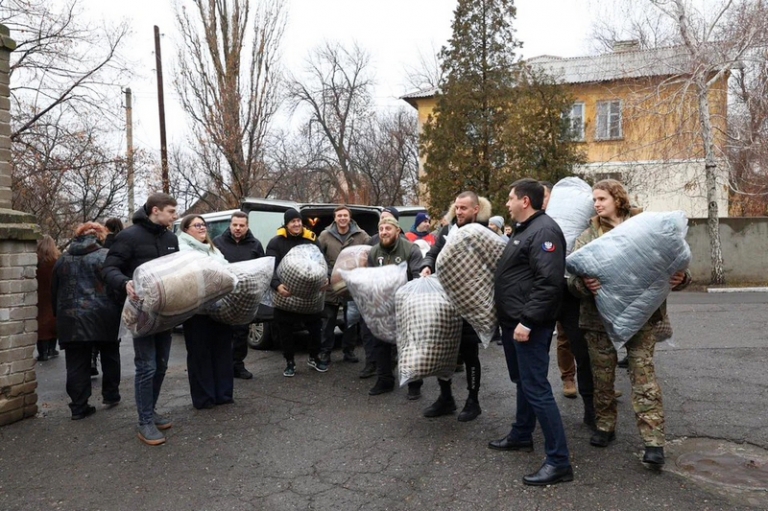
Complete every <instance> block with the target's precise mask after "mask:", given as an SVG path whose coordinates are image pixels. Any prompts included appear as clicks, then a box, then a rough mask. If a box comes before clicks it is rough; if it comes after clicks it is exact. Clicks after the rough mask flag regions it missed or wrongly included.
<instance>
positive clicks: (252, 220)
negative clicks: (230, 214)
mask: <svg viewBox="0 0 768 511" xmlns="http://www.w3.org/2000/svg"><path fill="white" fill-rule="evenodd" d="M282 225H283V212H282V211H251V212H250V213H248V228H249V229H250V230H251V232H252V233H253V235H254V236H256V239H258V240H259V241H260V242H261V244H262V245H263V246H264V248H265V249H266V248H267V243H269V240H271V239H272V238H274V237H275V235H276V234H277V230H278V229H279V228H280V227H281V226H282Z"/></svg>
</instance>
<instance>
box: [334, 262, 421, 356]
mask: <svg viewBox="0 0 768 511" xmlns="http://www.w3.org/2000/svg"><path fill="white" fill-rule="evenodd" d="M340 273H341V278H342V279H344V282H346V283H347V288H348V289H349V292H350V293H351V294H352V298H354V300H355V303H356V304H357V308H358V309H359V310H360V314H361V315H362V316H363V319H364V320H365V324H366V325H367V326H368V328H369V329H370V330H371V333H372V334H373V335H374V337H376V338H378V339H381V340H382V341H386V342H389V343H392V344H394V343H395V342H397V324H396V320H395V293H396V292H397V290H398V289H400V288H401V287H403V286H404V285H405V284H406V283H407V282H408V265H407V263H400V264H398V265H394V264H390V265H387V266H377V267H375V268H358V269H356V270H351V271H347V270H341V272H340Z"/></svg>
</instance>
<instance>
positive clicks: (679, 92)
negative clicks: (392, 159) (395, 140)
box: [402, 42, 728, 217]
mask: <svg viewBox="0 0 768 511" xmlns="http://www.w3.org/2000/svg"><path fill="white" fill-rule="evenodd" d="M527 63H528V64H529V65H531V66H532V67H535V68H538V69H542V70H545V71H547V72H548V74H550V75H551V76H554V77H555V78H556V79H557V80H558V81H560V82H561V83H563V84H564V85H565V86H566V87H567V88H568V90H569V93H570V94H571V96H572V97H573V98H574V99H575V101H574V104H573V106H572V108H571V111H570V114H569V117H570V120H571V126H572V130H573V136H574V140H575V141H574V143H576V144H580V145H583V149H584V154H585V156H586V161H587V163H586V164H585V165H582V166H580V167H579V168H578V169H577V171H578V172H579V173H581V174H583V175H585V176H590V177H593V178H595V179H601V178H606V177H612V178H616V179H619V180H620V181H622V182H623V183H625V185H626V186H627V189H628V191H629V192H630V195H631V196H632V200H633V202H634V203H635V204H636V205H638V206H642V207H644V208H645V209H646V210H651V211H668V210H676V209H682V210H684V211H686V212H687V214H688V215H689V216H690V217H705V216H706V215H707V201H706V187H705V179H704V152H703V142H702V138H701V127H700V120H699V116H698V99H697V97H696V94H695V90H694V88H693V87H692V86H691V84H690V82H689V80H688V79H687V77H688V76H690V71H689V69H690V66H691V65H692V64H691V60H690V58H689V57H688V53H687V50H686V49H685V48H683V47H669V48H657V49H651V50H641V49H639V48H638V47H637V45H636V43H633V42H626V43H623V44H617V46H616V48H615V49H614V51H613V52H610V53H605V54H601V55H595V56H587V57H574V58H560V57H552V56H541V57H536V58H533V59H530V60H528V61H527ZM727 82H728V73H723V76H722V77H721V78H719V79H718V80H717V82H716V83H715V85H714V86H713V87H712V88H711V91H710V94H709V98H708V99H709V104H710V111H711V112H712V126H713V129H714V132H715V145H716V147H717V150H716V155H717V157H718V158H719V162H720V163H721V165H720V169H721V170H720V173H719V175H720V180H721V181H720V183H719V184H720V186H721V188H720V190H721V194H720V200H719V208H720V215H721V216H727V215H728V192H727V170H726V166H725V161H724V160H723V159H722V157H723V149H724V147H725V142H726V119H727ZM437 92H438V91H437V90H436V89H431V90H425V91H420V92H415V93H411V94H407V95H405V96H403V98H402V99H404V100H405V101H407V102H408V103H409V104H410V105H412V106H413V107H414V108H416V109H417V110H418V117H419V128H420V129H421V127H422V126H423V124H424V123H425V122H427V119H428V117H429V115H430V113H431V112H432V111H433V109H434V107H435V105H436V102H437V101H436V94H437ZM420 172H423V161H422V165H421V168H420Z"/></svg>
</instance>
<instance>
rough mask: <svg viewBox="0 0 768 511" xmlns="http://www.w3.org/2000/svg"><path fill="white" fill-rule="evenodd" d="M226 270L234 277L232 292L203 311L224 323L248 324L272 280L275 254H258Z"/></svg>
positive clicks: (231, 265)
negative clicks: (273, 255)
mask: <svg viewBox="0 0 768 511" xmlns="http://www.w3.org/2000/svg"><path fill="white" fill-rule="evenodd" d="M227 269H228V270H229V271H230V272H232V273H233V274H234V275H235V276H236V277H237V285H235V289H233V290H232V292H231V293H228V294H226V295H224V297H223V298H220V299H219V300H216V301H215V302H213V303H211V304H210V305H208V306H207V307H206V308H205V311H204V312H205V314H208V315H209V316H211V318H213V319H215V320H216V321H219V322H221V323H224V324H227V325H247V324H249V323H250V322H251V321H253V318H254V317H255V316H256V311H257V310H258V308H259V303H260V302H261V299H262V297H263V296H264V292H265V291H266V290H267V288H268V287H269V283H270V282H271V281H272V273H273V272H274V269H275V258H274V257H261V258H259V259H253V260H250V261H242V262H239V263H234V264H230V265H229V266H228V267H227Z"/></svg>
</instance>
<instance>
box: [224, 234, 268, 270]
mask: <svg viewBox="0 0 768 511" xmlns="http://www.w3.org/2000/svg"><path fill="white" fill-rule="evenodd" d="M213 244H214V245H216V248H218V249H219V250H221V253H222V254H223V255H224V257H225V258H226V259H227V261H229V262H230V263H239V262H242V261H250V260H252V259H258V258H259V257H264V247H262V246H261V242H260V241H259V240H257V239H256V237H255V236H254V235H253V233H252V232H251V230H250V229H248V231H247V232H246V233H245V236H243V239H241V240H240V241H237V240H235V238H234V236H232V231H230V230H229V228H227V230H226V231H224V232H223V233H221V234H220V235H219V236H216V238H215V239H214V240H213Z"/></svg>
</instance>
